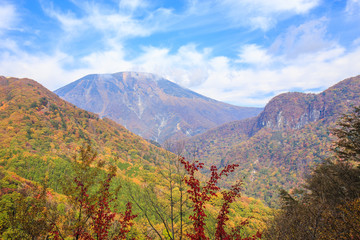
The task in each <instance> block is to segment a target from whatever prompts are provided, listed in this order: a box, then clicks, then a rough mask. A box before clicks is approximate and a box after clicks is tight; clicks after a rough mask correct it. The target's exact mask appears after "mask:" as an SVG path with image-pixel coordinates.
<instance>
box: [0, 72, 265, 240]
mask: <svg viewBox="0 0 360 240" xmlns="http://www.w3.org/2000/svg"><path fill="white" fill-rule="evenodd" d="M0 135H1V138H0V189H1V190H0V205H1V206H2V207H1V208H0V238H2V237H4V236H5V239H7V238H9V236H10V235H11V234H16V233H17V232H21V231H22V229H21V224H22V222H21V223H20V222H17V221H15V222H14V221H12V220H11V219H12V218H11V217H7V216H8V215H9V212H8V211H12V213H13V210H12V208H13V207H15V205H14V204H15V201H14V199H19V195H20V194H25V195H24V199H25V197H26V203H28V202H29V203H31V202H33V201H36V197H37V195H36V194H35V193H36V192H35V193H34V191H33V189H36V188H37V187H36V186H37V183H39V182H42V181H43V180H44V179H46V180H47V186H48V187H49V192H48V193H49V194H50V195H49V196H47V198H48V199H47V200H49V201H50V202H49V204H50V207H49V206H47V208H49V209H50V208H51V206H52V205H55V206H58V207H59V208H57V207H55V208H54V209H57V211H58V212H57V214H60V215H61V214H63V215H61V217H60V218H59V221H60V223H61V225H62V224H64V222H61V219H62V218H65V216H64V215H66V214H65V212H64V211H65V210H66V209H71V204H70V203H69V202H66V201H65V200H64V199H65V198H66V196H64V195H61V194H65V193H64V192H63V183H64V182H66V180H69V181H71V180H72V179H74V174H75V173H76V171H75V170H74V167H73V166H74V165H73V164H72V162H73V160H72V158H73V156H74V155H75V154H76V153H77V152H78V150H79V147H80V146H83V145H85V144H86V143H90V144H91V146H92V147H93V149H95V150H96V152H97V153H98V160H104V161H105V163H109V164H112V165H114V166H115V167H116V168H115V170H116V172H117V177H116V179H114V180H113V183H114V186H113V187H114V188H116V189H118V187H120V186H121V189H120V192H119V193H118V195H116V197H117V198H116V203H114V204H119V205H120V206H124V205H125V203H126V202H128V201H132V202H135V201H136V204H139V206H143V207H144V208H145V209H147V210H148V211H149V212H150V211H151V205H149V204H150V203H149V202H148V201H149V200H150V201H151V204H154V202H156V204H159V205H161V209H162V212H164V214H165V215H164V216H167V215H166V214H167V212H166V211H168V209H169V208H170V207H169V206H170V203H169V198H168V195H169V187H168V185H167V183H168V182H167V181H168V180H167V178H166V175H164V174H166V173H167V172H169V171H170V170H171V171H173V169H174V168H175V166H170V162H171V161H172V162H173V163H174V162H175V161H174V159H177V158H176V157H175V156H174V155H172V154H170V153H169V152H166V151H165V150H164V149H161V148H158V147H156V146H155V145H152V144H150V143H149V142H148V141H146V140H144V139H142V138H141V137H139V136H137V135H135V134H133V133H131V132H130V131H128V130H127V129H125V128H124V127H122V126H121V125H119V124H117V123H115V122H114V121H112V120H109V119H107V118H103V119H100V118H99V117H98V115H96V114H94V113H90V112H87V111H86V110H82V109H79V108H77V107H76V106H74V105H73V104H71V103H68V102H66V101H64V100H62V99H61V98H60V97H58V96H57V95H56V94H54V93H52V92H51V91H49V90H47V89H46V88H44V87H43V86H41V85H40V84H38V83H37V82H35V81H33V80H30V79H17V78H6V77H2V76H0ZM171 159H172V160H171ZM164 163H169V164H166V165H165V164H164ZM169 166H170V167H169ZM100 170H101V174H103V175H105V172H104V171H105V168H104V169H100ZM170 173H171V174H173V175H172V176H173V177H175V176H177V175H176V174H174V173H173V172H170ZM170 173H169V174H170ZM91 176H93V175H91ZM91 176H90V177H91ZM100 176H101V175H100ZM88 177H89V176H88ZM199 177H200V178H201V179H204V176H201V175H200V176H199ZM176 179H177V180H181V179H182V178H180V177H177V178H176ZM180 182H181V181H180ZM172 186H175V183H173V185H172ZM95 188H96V186H95ZM178 189H179V187H178V186H177V185H176V188H175V190H174V191H175V193H176V194H175V195H176V197H178ZM182 189H183V191H185V190H184V188H183V187H182ZM90 190H92V191H93V190H94V189H90ZM114 191H115V190H114ZM149 192H150V193H151V194H149ZM185 194H186V193H185ZM60 195H61V196H60ZM53 196H56V197H53ZM56 198H60V199H61V200H60V203H59V202H56V201H57V200H56ZM186 198H187V199H188V197H186ZM20 199H21V197H20ZM215 200H216V202H217V203H216V204H215V203H214V202H210V203H209V204H208V205H207V211H208V212H209V216H211V217H212V218H211V221H213V220H214V219H215V217H214V216H213V215H215V216H216V214H217V211H218V210H219V206H218V204H219V201H220V199H219V198H215V199H214V201H215ZM16 204H17V202H16ZM64 204H65V205H64ZM133 204H134V206H135V203H133ZM136 206H137V205H136ZM186 206H187V207H186V209H187V212H185V214H184V219H186V220H185V222H186V224H188V222H189V221H188V217H189V215H190V213H191V211H190V210H189V206H190V205H189V201H187V202H186ZM175 207H177V208H178V206H177V205H176V206H175ZM27 209H28V208H27ZM49 209H48V210H49ZM59 209H63V210H62V213H61V211H60V210H59ZM64 209H65V210H64ZM50 210H51V209H50ZM24 211H27V210H26V209H24ZM51 211H53V210H51ZM153 211H154V210H153ZM134 212H135V213H136V214H138V217H137V218H136V221H135V226H134V230H133V232H132V233H133V234H134V235H135V236H143V235H144V233H149V232H150V233H149V234H150V235H151V236H152V235H153V231H152V230H151V227H150V226H149V223H148V222H147V220H146V217H147V216H145V215H144V213H143V212H142V211H141V210H140V207H138V208H135V207H134ZM147 214H151V215H150V217H151V221H152V223H153V224H154V225H153V226H155V227H156V229H158V231H159V232H160V233H163V234H164V235H166V234H165V229H164V226H163V224H162V221H161V219H159V217H158V216H157V215H156V214H155V213H154V212H150V213H147ZM25 215H26V216H27V215H28V214H25ZM270 215H271V210H270V209H269V208H268V207H266V206H264V205H263V203H262V202H261V201H259V200H256V199H253V198H248V197H245V196H244V197H242V198H241V201H238V202H237V203H234V204H233V205H232V209H231V216H230V217H231V221H230V222H231V224H235V223H239V222H241V221H243V220H244V219H245V218H248V217H250V216H251V217H253V218H252V219H251V220H250V225H249V226H248V227H247V228H246V231H247V232H248V233H253V232H254V231H256V230H257V229H263V228H264V225H265V220H266V219H267V218H268V217H269V216H270ZM30 216H32V215H30ZM30 218H31V217H30ZM178 221H179V220H178V219H177V220H176V223H178ZM9 223H13V224H14V226H17V228H16V229H17V231H13V229H12V228H11V227H10V228H9ZM14 226H12V227H14ZM149 229H150V230H149ZM211 229H214V228H211ZM211 229H210V230H211ZM2 234H10V235H2ZM11 236H13V235H11ZM12 238H13V239H23V238H22V237H20V238H19V237H12ZM137 239H141V237H139V238H137Z"/></svg>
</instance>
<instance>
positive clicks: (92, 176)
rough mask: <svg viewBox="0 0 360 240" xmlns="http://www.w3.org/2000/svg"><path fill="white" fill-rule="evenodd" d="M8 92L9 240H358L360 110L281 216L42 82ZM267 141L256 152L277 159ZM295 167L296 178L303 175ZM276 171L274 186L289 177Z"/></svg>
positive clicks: (5, 213) (3, 230) (0, 155)
mask: <svg viewBox="0 0 360 240" xmlns="http://www.w3.org/2000/svg"><path fill="white" fill-rule="evenodd" d="M0 86H1V90H0V109H1V112H0V132H1V135H2V138H1V139H0V146H1V150H0V186H1V191H0V236H1V238H2V239H199V240H200V239H229V240H230V239H249V240H250V239H260V238H262V239H359V238H360V232H359V230H358V229H360V217H359V216H360V211H359V210H360V208H359V206H360V201H359V199H360V168H359V162H360V159H359V156H360V108H354V109H353V110H352V111H351V112H350V113H349V114H346V115H344V116H342V117H341V118H340V119H339V121H338V123H337V124H336V125H335V126H333V127H332V128H331V129H324V130H322V131H324V137H329V135H330V134H332V135H333V138H332V139H334V140H333V143H332V145H331V146H330V150H331V151H329V154H328V157H327V158H326V159H324V160H323V161H319V163H314V165H313V166H312V170H311V171H310V172H309V174H308V175H307V176H306V177H304V180H303V184H296V186H297V187H296V188H293V189H291V191H285V190H280V202H279V203H277V205H278V206H279V208H277V209H276V208H273V209H271V208H269V207H267V206H266V205H264V204H263V203H262V202H261V201H260V200H256V199H254V198H249V197H247V196H246V195H245V194H244V193H243V192H244V187H245V186H248V185H249V184H251V182H250V183H249V182H246V179H245V180H244V179H243V178H242V177H241V174H245V173H244V172H243V169H241V168H240V167H239V165H238V164H237V163H234V162H231V161H226V162H224V163H223V165H222V166H214V165H213V166H211V167H210V168H209V170H207V171H208V172H205V173H204V172H202V170H203V168H204V167H205V165H204V163H202V162H199V161H197V159H192V158H184V157H182V156H180V155H179V154H174V153H171V152H168V151H166V150H164V149H161V148H159V147H157V146H155V145H153V144H151V143H149V142H147V141H145V140H143V139H141V138H140V137H138V136H136V135H134V134H132V133H130V132H129V131H127V130H126V129H125V128H123V127H121V126H119V125H117V124H116V123H114V122H112V121H111V120H108V119H100V118H98V117H97V115H95V114H92V113H89V112H86V111H84V110H81V109H78V108H76V107H75V106H73V105H71V104H69V103H67V102H65V101H63V100H61V99H60V98H58V97H57V96H56V95H54V94H53V93H51V92H50V91H48V90H46V89H45V88H43V87H42V86H41V85H39V84H38V83H36V82H34V81H31V80H28V79H7V78H2V79H0ZM313 130H314V129H312V128H305V130H304V132H305V133H306V131H308V132H309V133H310V132H311V131H313ZM261 131H266V129H264V130H261ZM269 136H270V137H269V138H263V139H259V140H258V141H263V143H264V145H269V148H270V149H272V152H273V154H281V148H277V146H276V145H274V146H273V145H272V141H273V140H274V139H273V136H274V135H269ZM281 139H282V140H281ZM285 140H286V136H283V135H279V136H277V139H276V141H285ZM307 140H311V139H310V137H306V135H304V136H302V135H299V136H298V141H299V142H301V144H303V145H306V144H308V142H307ZM312 140H314V139H312ZM315 140H316V139H315ZM318 141H321V140H318ZM291 144H294V146H295V143H291V142H286V145H288V146H289V151H290V149H291V146H292V145H291ZM244 149H246V148H244ZM293 149H294V148H293ZM295 149H296V148H295ZM307 149H308V151H314V152H316V151H318V149H313V150H311V146H309V147H308V148H307ZM243 151H245V150H243ZM251 154H260V153H259V152H253V153H251V152H249V153H247V155H249V156H250V155H251ZM310 156H311V155H310ZM288 159H289V161H293V166H294V168H293V169H294V173H295V172H296V169H299V168H301V167H304V166H305V165H306V164H307V163H306V162H300V163H298V162H297V161H296V159H292V158H291V157H289V158H288ZM249 164H250V163H249ZM252 164H256V163H252ZM270 170H271V171H275V173H274V174H272V175H273V176H274V179H268V180H267V181H269V185H270V184H271V183H272V181H274V182H276V181H277V179H276V176H277V175H278V174H277V173H276V171H282V169H281V166H280V167H279V168H275V167H274V168H273V169H271V168H269V171H270ZM280 173H281V172H280ZM291 177H292V176H291V175H290V176H289V177H288V179H291ZM225 180H226V182H224V181H225ZM264 181H265V180H264ZM294 181H296V180H295V178H294ZM263 188H267V186H262V187H261V188H260V189H259V190H258V191H259V194H264V193H262V190H261V189H263ZM265 194H275V193H274V192H273V191H272V190H269V191H268V192H267V193H265Z"/></svg>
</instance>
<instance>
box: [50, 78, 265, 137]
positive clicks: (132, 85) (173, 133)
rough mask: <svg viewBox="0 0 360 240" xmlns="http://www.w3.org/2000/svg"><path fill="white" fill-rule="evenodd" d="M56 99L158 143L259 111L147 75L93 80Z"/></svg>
mask: <svg viewBox="0 0 360 240" xmlns="http://www.w3.org/2000/svg"><path fill="white" fill-rule="evenodd" d="M55 93H56V94H57V95H59V96H60V97H62V98H63V99H65V100H67V101H69V102H71V103H73V104H75V105H76V106H78V107H80V108H83V109H85V110H88V111H91V112H95V113H97V114H99V115H100V117H108V118H110V119H112V120H114V121H116V122H118V123H120V124H122V125H124V126H125V127H126V128H127V129H129V130H130V131H132V132H134V133H136V134H138V135H140V136H142V137H144V138H146V139H151V140H155V141H158V142H160V143H163V142H164V141H165V140H167V139H169V138H173V139H179V138H183V137H186V136H194V135H196V134H199V133H202V132H205V131H206V130H208V129H210V128H213V127H216V126H218V125H220V124H223V123H226V122H230V121H234V120H240V119H244V118H248V117H252V116H256V115H257V114H258V113H260V111H261V110H262V109H260V108H246V107H238V106H233V105H230V104H226V103H222V102H219V101H216V100H213V99H210V98H207V97H204V96H202V95H200V94H197V93H195V92H193V91H190V90H188V89H185V88H182V87H180V86H179V85H177V84H175V83H173V82H170V81H168V80H166V79H164V78H161V77H159V76H156V75H153V74H149V73H136V72H120V73H115V74H92V75H88V76H85V77H83V78H81V79H79V80H77V81H75V82H73V83H70V84H69V85H66V86H64V87H62V88H60V89H58V90H56V91H55Z"/></svg>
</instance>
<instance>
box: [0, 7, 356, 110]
mask: <svg viewBox="0 0 360 240" xmlns="http://www.w3.org/2000/svg"><path fill="white" fill-rule="evenodd" d="M359 26H360V0H333V1H325V0H272V1H269V0H206V1H205V0H202V1H200V0H184V1H181V0H153V1H150V0H122V1H119V0H108V1H104V0H98V1H95V0H92V1H86V0H53V1H51V0H0V75H4V76H15V77H28V78H32V79H35V80H36V81H38V82H40V83H41V84H43V85H44V86H45V87H47V88H49V89H50V90H55V89H57V88H59V87H62V86H64V85H66V84H68V83H70V82H72V81H74V80H76V79H78V78H81V77H83V76H85V75H87V74H92V73H115V72H120V71H140V72H151V73H155V74H158V75H160V76H163V77H165V78H167V79H169V80H171V81H173V82H176V83H178V84H180V85H181V86H183V87H187V88H190V89H192V90H194V91H196V92H199V93H201V94H203V95H206V96H209V97H212V98H214V99H217V100H221V101H225V102H228V103H232V104H236V105H241V106H260V107H261V106H264V105H265V104H266V103H267V102H268V101H269V100H270V99H271V98H272V97H274V96H275V95H277V94H279V93H282V92H287V91H302V92H319V91H322V90H324V89H326V88H328V87H330V86H331V85H333V84H335V83H337V82H338V81H340V80H342V79H345V78H348V77H352V76H356V75H359V74H360V27H359Z"/></svg>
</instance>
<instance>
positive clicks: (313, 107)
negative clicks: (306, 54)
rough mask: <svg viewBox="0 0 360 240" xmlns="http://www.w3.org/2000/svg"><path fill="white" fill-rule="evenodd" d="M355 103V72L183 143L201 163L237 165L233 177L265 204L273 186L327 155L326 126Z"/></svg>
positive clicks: (288, 182)
mask: <svg viewBox="0 0 360 240" xmlns="http://www.w3.org/2000/svg"><path fill="white" fill-rule="evenodd" d="M359 104H360V76H357V77H353V78H349V79H345V80H343V81H341V82H339V83H338V84H336V85H334V86H332V87H330V88H329V89H327V90H325V91H323V92H321V93H319V94H305V93H298V92H291V93H284V94H280V95H278V96H276V97H274V98H273V99H272V100H271V101H270V102H269V103H268V104H267V105H266V106H265V108H264V110H263V111H262V112H261V113H260V114H259V115H258V116H257V117H253V118H250V119H246V120H240V121H233V122H230V123H226V124H224V125H222V126H219V127H217V128H214V129H211V130H209V131H207V132H205V133H203V134H200V135H198V136H195V137H192V138H190V139H189V140H188V141H187V143H186V146H185V147H186V149H187V152H188V154H191V155H194V154H196V155H197V156H198V158H199V160H200V161H203V162H205V163H206V165H207V166H210V165H211V164H215V165H217V166H219V167H222V166H224V165H225V164H228V163H237V164H240V167H239V169H240V170H239V172H238V176H237V177H241V176H245V177H247V180H245V181H244V182H245V183H247V186H246V187H245V192H246V193H247V194H248V195H250V196H254V197H257V198H261V199H263V200H265V201H266V202H267V203H268V204H270V205H271V204H274V203H275V198H276V192H277V189H279V188H286V189H291V188H293V187H295V186H300V184H301V183H302V178H303V176H304V175H305V174H306V173H307V172H308V170H309V168H310V167H311V166H313V165H314V164H316V163H317V162H321V161H322V160H323V159H324V158H326V157H329V156H330V155H331V151H330V147H331V141H332V138H331V134H330V130H329V128H332V127H335V124H336V121H337V119H338V118H339V117H340V116H341V115H342V114H343V113H346V112H348V111H349V110H351V106H357V105H359ZM194 149H195V150H194ZM194 151H195V152H194ZM235 179H236V178H235Z"/></svg>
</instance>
